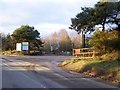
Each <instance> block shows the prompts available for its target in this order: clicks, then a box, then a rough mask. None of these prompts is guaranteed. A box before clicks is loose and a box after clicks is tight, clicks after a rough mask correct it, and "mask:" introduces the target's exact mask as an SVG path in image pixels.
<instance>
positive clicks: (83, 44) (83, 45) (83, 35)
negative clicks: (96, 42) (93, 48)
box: [82, 31, 85, 48]
mask: <svg viewBox="0 0 120 90" xmlns="http://www.w3.org/2000/svg"><path fill="white" fill-rule="evenodd" d="M82 47H83V48H85V34H83V31H82Z"/></svg>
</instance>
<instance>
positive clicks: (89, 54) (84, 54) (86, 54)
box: [73, 48, 99, 59]
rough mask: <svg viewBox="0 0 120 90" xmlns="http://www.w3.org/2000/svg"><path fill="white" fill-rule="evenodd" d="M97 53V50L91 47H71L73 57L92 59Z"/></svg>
mask: <svg viewBox="0 0 120 90" xmlns="http://www.w3.org/2000/svg"><path fill="white" fill-rule="evenodd" d="M97 55H99V52H96V50H95V49H93V48H81V49H73V56H75V57H74V59H94V58H95V57H96V56H97Z"/></svg>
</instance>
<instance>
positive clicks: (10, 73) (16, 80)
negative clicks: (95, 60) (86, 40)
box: [2, 56, 117, 89]
mask: <svg viewBox="0 0 120 90" xmlns="http://www.w3.org/2000/svg"><path fill="white" fill-rule="evenodd" d="M69 59H70V56H3V58H2V87H3V88H45V89H48V88H66V89H70V88H117V87H116V86H113V85H110V84H107V83H103V82H101V81H97V80H95V79H94V78H92V77H90V76H84V75H81V74H71V73H69V72H68V71H64V70H62V69H61V68H60V67H58V66H57V64H58V63H59V62H61V61H64V60H69Z"/></svg>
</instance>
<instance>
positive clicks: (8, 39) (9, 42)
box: [6, 34, 13, 50]
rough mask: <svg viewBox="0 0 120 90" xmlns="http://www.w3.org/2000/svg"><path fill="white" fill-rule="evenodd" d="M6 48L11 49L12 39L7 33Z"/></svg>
mask: <svg viewBox="0 0 120 90" xmlns="http://www.w3.org/2000/svg"><path fill="white" fill-rule="evenodd" d="M6 42H7V44H6V50H13V41H12V37H11V35H10V34H7V36H6Z"/></svg>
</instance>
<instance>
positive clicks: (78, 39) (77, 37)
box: [70, 31, 82, 48]
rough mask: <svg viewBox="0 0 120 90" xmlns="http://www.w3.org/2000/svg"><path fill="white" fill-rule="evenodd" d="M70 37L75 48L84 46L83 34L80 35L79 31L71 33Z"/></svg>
mask: <svg viewBox="0 0 120 90" xmlns="http://www.w3.org/2000/svg"><path fill="white" fill-rule="evenodd" d="M70 38H71V41H72V47H73V48H80V47H81V46H82V38H81V35H78V34H77V32H75V31H74V32H72V33H71V34H70Z"/></svg>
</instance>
